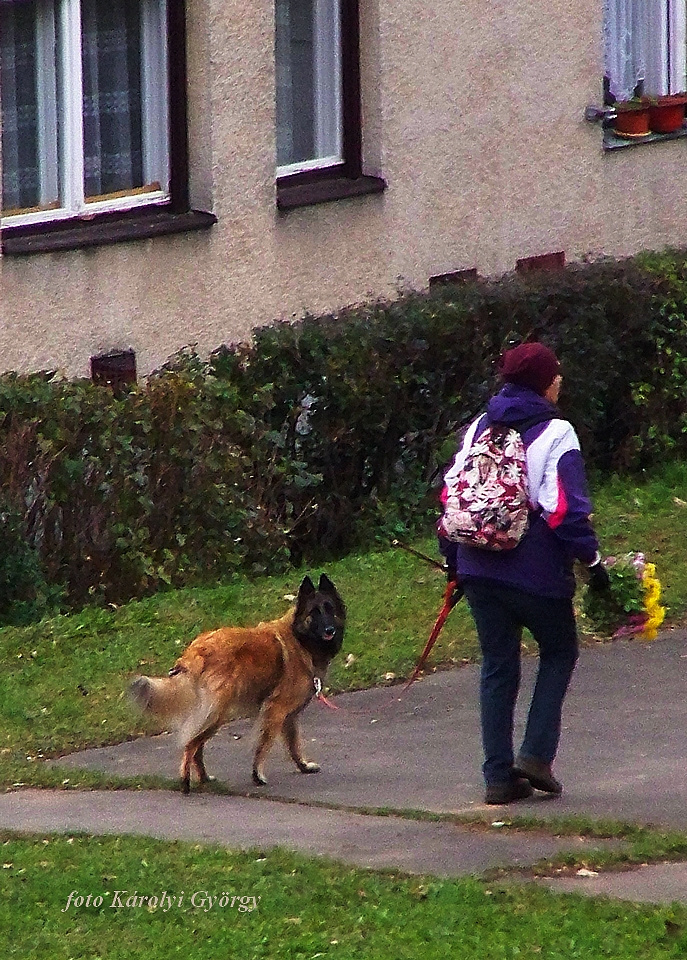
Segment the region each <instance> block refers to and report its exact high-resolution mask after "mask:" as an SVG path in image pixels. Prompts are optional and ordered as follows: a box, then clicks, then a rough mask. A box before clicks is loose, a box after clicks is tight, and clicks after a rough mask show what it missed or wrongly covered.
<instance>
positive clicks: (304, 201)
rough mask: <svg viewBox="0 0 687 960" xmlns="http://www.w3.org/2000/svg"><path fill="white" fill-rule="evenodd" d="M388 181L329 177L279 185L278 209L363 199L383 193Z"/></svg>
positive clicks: (369, 178) (368, 178)
mask: <svg viewBox="0 0 687 960" xmlns="http://www.w3.org/2000/svg"><path fill="white" fill-rule="evenodd" d="M385 189H386V181H385V180H383V179H382V178H381V177H364V176H363V177H357V178H356V179H355V180H351V179H349V178H347V177H328V178H326V179H321V180H312V181H310V182H306V183H297V184H296V183H294V184H279V183H277V208H278V209H279V210H295V209H296V208H297V207H310V206H313V205H314V204H316V203H330V202H331V201H333V200H348V199H350V198H351V197H363V196H367V195H368V194H372V193H382V192H383V191H384V190H385Z"/></svg>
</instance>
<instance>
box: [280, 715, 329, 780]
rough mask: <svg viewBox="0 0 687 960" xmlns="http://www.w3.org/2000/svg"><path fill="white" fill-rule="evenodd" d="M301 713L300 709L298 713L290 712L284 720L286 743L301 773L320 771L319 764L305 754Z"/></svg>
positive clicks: (283, 730) (283, 731)
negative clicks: (299, 721)
mask: <svg viewBox="0 0 687 960" xmlns="http://www.w3.org/2000/svg"><path fill="white" fill-rule="evenodd" d="M299 714H300V710H298V711H297V712H296V713H290V714H289V715H288V717H287V718H286V719H285V720H284V727H283V729H282V733H283V735H284V742H285V743H286V746H287V748H288V751H289V753H290V754H291V759H292V760H293V762H294V763H295V764H296V766H297V767H298V769H299V770H300V771H301V773H319V770H320V766H319V764H318V763H314V762H313V761H312V760H306V759H305V757H304V756H303V748H302V746H301V735H300V730H299V727H298V716H299Z"/></svg>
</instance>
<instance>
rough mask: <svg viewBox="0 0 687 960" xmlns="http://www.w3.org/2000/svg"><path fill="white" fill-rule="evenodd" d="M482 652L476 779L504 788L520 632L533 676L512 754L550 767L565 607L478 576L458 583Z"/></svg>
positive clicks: (565, 668) (572, 637)
mask: <svg viewBox="0 0 687 960" xmlns="http://www.w3.org/2000/svg"><path fill="white" fill-rule="evenodd" d="M464 587H465V596H466V598H467V601H468V604H469V605H470V611H471V613H472V616H473V618H474V620H475V625H476V627H477V634H478V636H479V643H480V647H481V649H482V671H481V677H480V710H481V720H482V745H483V748H484V766H483V768H482V769H483V771H484V779H485V781H486V783H487V784H488V785H489V784H496V783H505V782H506V781H508V780H510V779H511V777H512V769H513V760H514V757H513V718H514V714H515V703H516V700H517V698H518V691H519V689H520V641H521V637H522V628H523V627H527V629H528V630H529V631H530V633H531V634H532V636H533V637H534V639H535V641H536V643H537V645H538V647H539V669H538V672H537V680H536V684H535V687H534V692H533V694H532V702H531V703H530V708H529V713H528V716H527V726H526V728H525V737H524V739H523V742H522V747H521V749H520V754H521V755H522V756H525V757H534V758H536V759H538V760H542V761H543V762H544V763H547V764H548V763H551V762H552V760H553V758H554V757H555V755H556V750H557V749H558V742H559V739H560V735H561V714H562V710H563V700H564V699H565V694H566V692H567V689H568V684H569V683H570V678H571V676H572V673H573V670H574V669H575V664H576V662H577V656H578V647H577V630H576V627H575V614H574V611H573V605H572V600H571V599H567V598H565V597H541V596H537V595H536V594H533V593H525V591H524V590H519V589H517V588H516V587H510V586H508V584H504V583H499V582H498V581H496V580H486V579H481V578H478V577H472V578H467V579H466V580H465V582H464Z"/></svg>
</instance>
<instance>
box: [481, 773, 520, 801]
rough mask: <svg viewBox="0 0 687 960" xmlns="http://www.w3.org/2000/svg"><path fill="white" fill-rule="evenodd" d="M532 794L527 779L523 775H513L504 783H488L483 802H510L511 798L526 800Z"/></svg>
mask: <svg viewBox="0 0 687 960" xmlns="http://www.w3.org/2000/svg"><path fill="white" fill-rule="evenodd" d="M531 796H532V787H531V786H530V782H529V780H525V779H524V778H523V777H514V778H513V779H512V780H507V781H506V783H488V784H487V792H486V796H485V798H484V802H485V803H491V804H500V803H512V802H513V800H526V799H527V798H528V797H531Z"/></svg>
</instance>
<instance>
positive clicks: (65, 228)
mask: <svg viewBox="0 0 687 960" xmlns="http://www.w3.org/2000/svg"><path fill="white" fill-rule="evenodd" d="M215 223H217V217H216V216H215V215H214V214H213V213H205V212H203V211H201V210H189V211H188V212H186V213H172V212H171V211H169V210H159V209H158V210H155V211H154V212H151V211H147V212H145V213H143V212H138V213H135V214H127V215H124V216H122V215H119V216H116V217H112V218H109V217H106V216H105V217H95V218H94V219H93V220H68V221H66V222H64V223H60V224H45V223H43V224H40V225H38V226H35V227H6V228H5V229H4V230H3V231H2V253H3V256H9V257H11V256H22V255H28V254H33V253H54V252H57V251H61V250H79V249H81V248H82V247H99V246H104V245H105V244H110V243H125V242H128V241H132V240H148V239H150V238H151V237H163V236H168V235H169V234H174V233H187V232H189V231H191V230H207V229H208V228H210V227H211V226H213V224H215Z"/></svg>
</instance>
